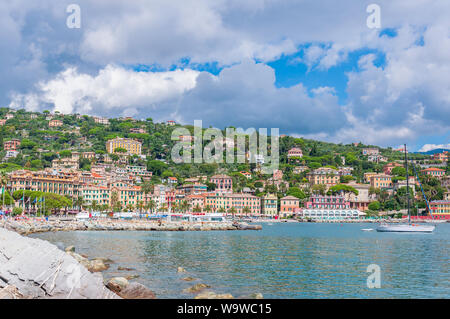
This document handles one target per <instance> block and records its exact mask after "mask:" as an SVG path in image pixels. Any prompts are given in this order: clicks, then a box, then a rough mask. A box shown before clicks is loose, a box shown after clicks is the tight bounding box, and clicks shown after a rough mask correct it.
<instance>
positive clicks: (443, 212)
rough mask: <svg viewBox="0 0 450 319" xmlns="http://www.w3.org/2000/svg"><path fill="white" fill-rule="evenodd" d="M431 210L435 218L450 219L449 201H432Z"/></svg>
mask: <svg viewBox="0 0 450 319" xmlns="http://www.w3.org/2000/svg"><path fill="white" fill-rule="evenodd" d="M430 210H431V213H432V214H433V216H437V217H438V218H442V217H445V218H450V201H449V200H448V199H447V200H435V201H431V202H430Z"/></svg>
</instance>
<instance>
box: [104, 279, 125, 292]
mask: <svg viewBox="0 0 450 319" xmlns="http://www.w3.org/2000/svg"><path fill="white" fill-rule="evenodd" d="M129 284H130V283H129V282H128V279H126V278H124V277H114V278H111V279H110V280H109V281H108V283H107V284H106V286H107V287H108V288H109V289H111V290H112V291H114V292H115V293H119V292H121V291H122V290H123V289H125V288H126V287H127V286H128V285H129Z"/></svg>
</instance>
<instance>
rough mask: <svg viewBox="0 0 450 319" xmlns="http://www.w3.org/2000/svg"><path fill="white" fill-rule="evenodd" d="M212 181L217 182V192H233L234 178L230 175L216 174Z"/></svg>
mask: <svg viewBox="0 0 450 319" xmlns="http://www.w3.org/2000/svg"><path fill="white" fill-rule="evenodd" d="M210 182H211V183H213V184H216V189H215V192H216V193H232V192H233V179H232V178H231V177H230V176H228V175H223V174H220V175H214V176H212V177H211V179H210Z"/></svg>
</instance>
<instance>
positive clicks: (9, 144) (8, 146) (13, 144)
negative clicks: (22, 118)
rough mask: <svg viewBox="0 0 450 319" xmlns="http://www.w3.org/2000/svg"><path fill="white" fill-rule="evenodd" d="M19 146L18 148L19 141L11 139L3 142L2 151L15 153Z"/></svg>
mask: <svg viewBox="0 0 450 319" xmlns="http://www.w3.org/2000/svg"><path fill="white" fill-rule="evenodd" d="M19 146H20V140H19V139H17V138H13V139H11V140H9V141H4V142H3V149H4V150H5V151H16V150H17V148H18V147H19Z"/></svg>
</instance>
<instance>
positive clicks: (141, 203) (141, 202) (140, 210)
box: [137, 200, 144, 214]
mask: <svg viewBox="0 0 450 319" xmlns="http://www.w3.org/2000/svg"><path fill="white" fill-rule="evenodd" d="M137 206H138V207H139V212H140V213H141V214H142V209H143V208H144V202H143V201H142V200H140V201H139V202H138V204H137Z"/></svg>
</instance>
